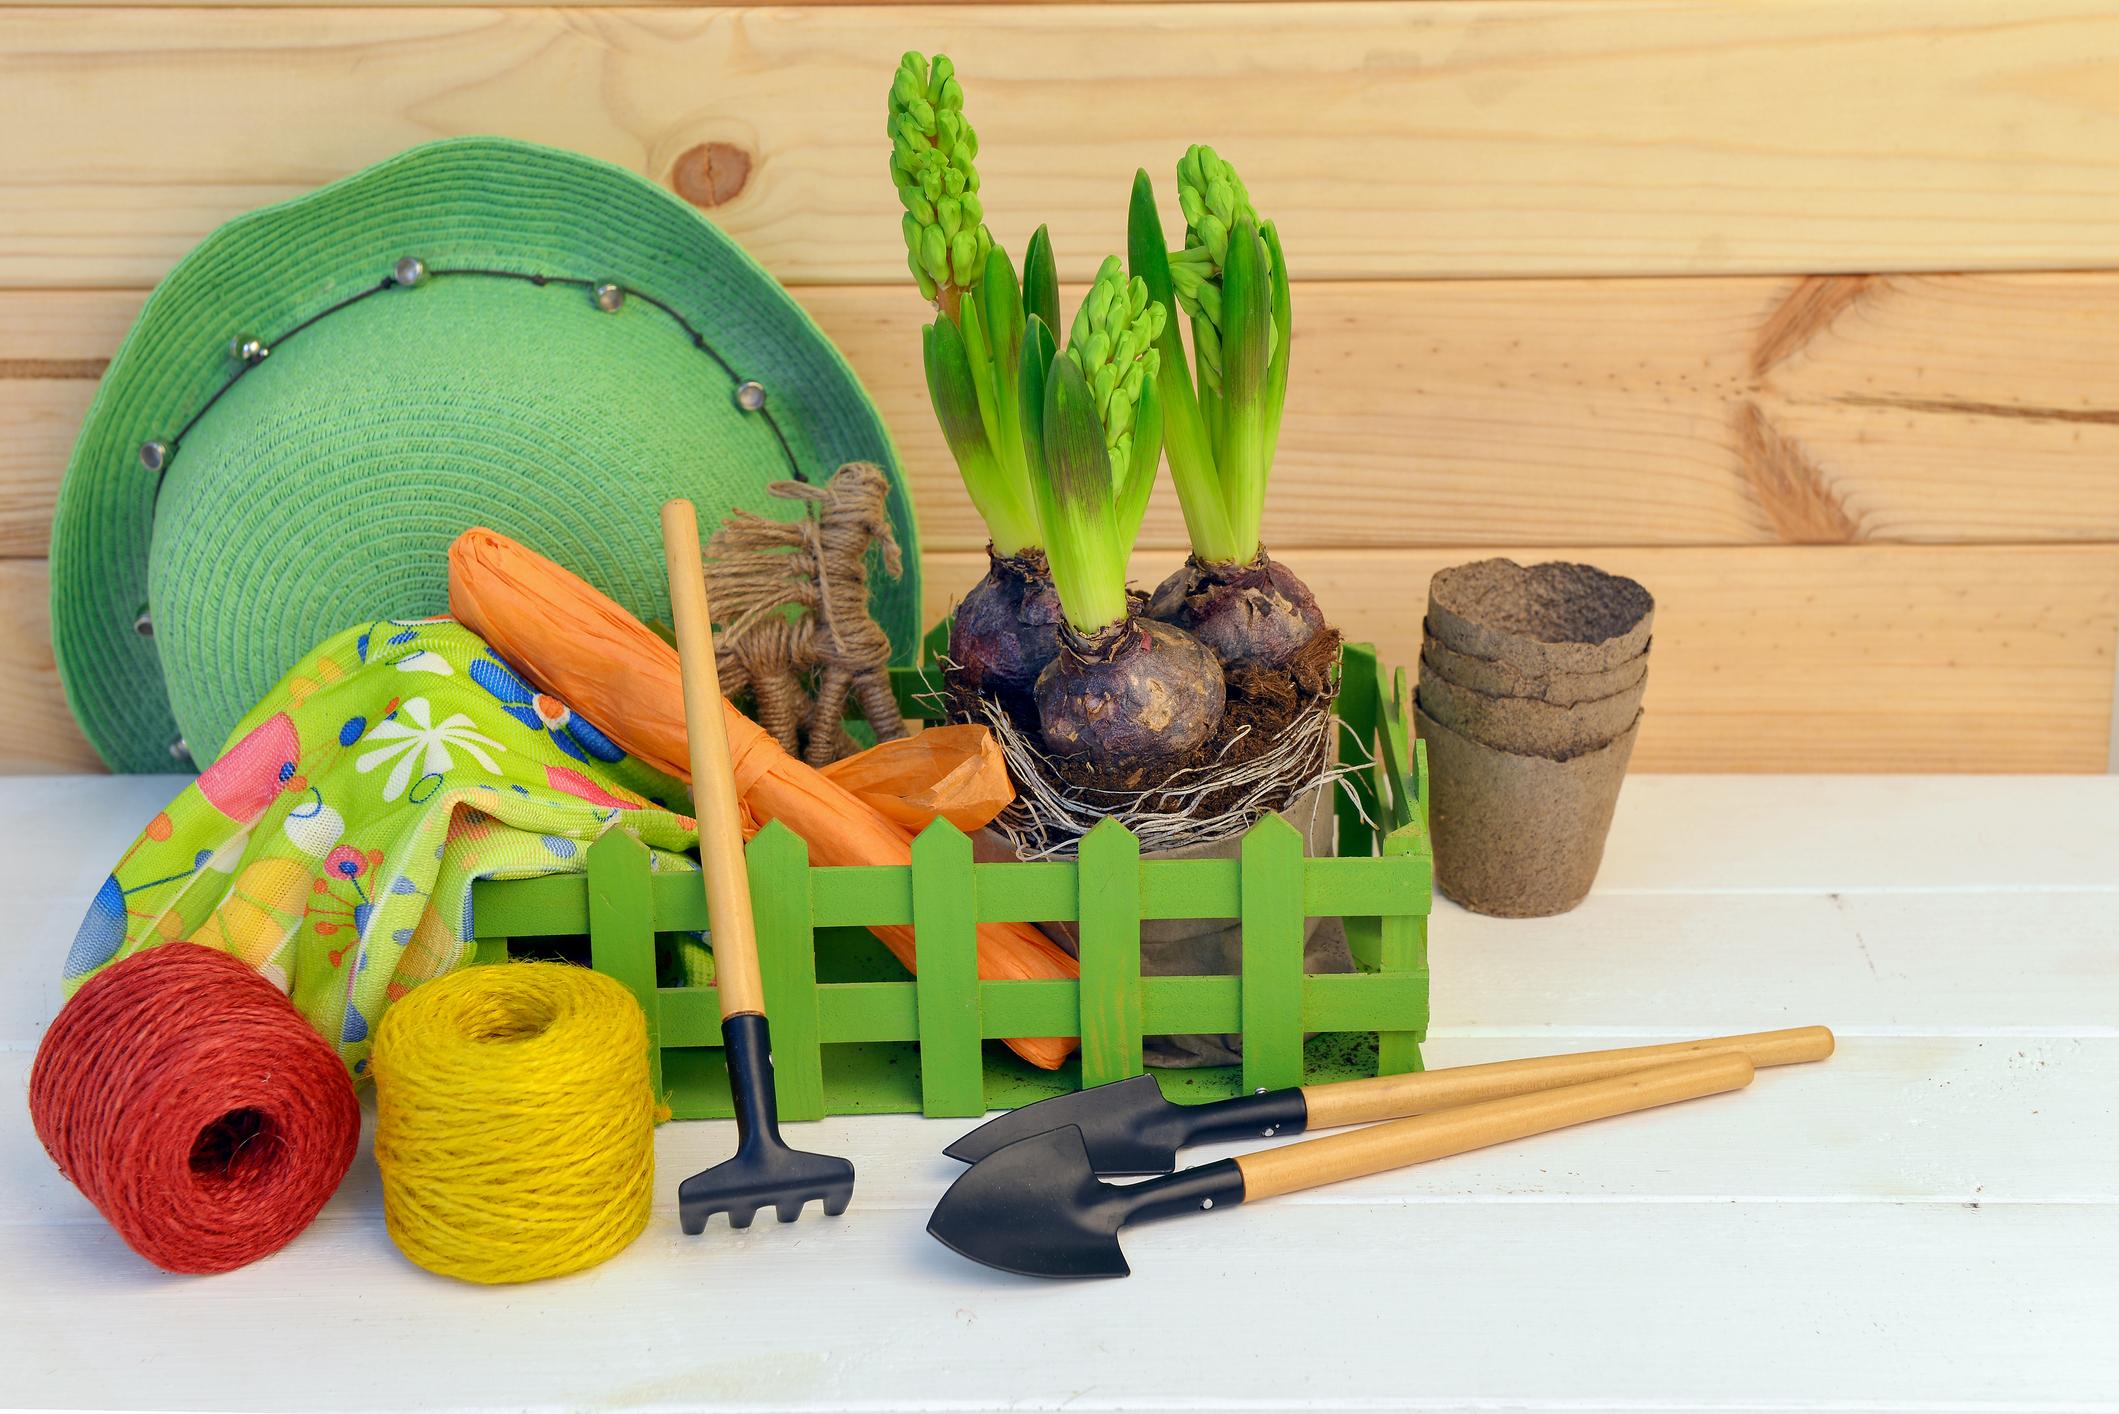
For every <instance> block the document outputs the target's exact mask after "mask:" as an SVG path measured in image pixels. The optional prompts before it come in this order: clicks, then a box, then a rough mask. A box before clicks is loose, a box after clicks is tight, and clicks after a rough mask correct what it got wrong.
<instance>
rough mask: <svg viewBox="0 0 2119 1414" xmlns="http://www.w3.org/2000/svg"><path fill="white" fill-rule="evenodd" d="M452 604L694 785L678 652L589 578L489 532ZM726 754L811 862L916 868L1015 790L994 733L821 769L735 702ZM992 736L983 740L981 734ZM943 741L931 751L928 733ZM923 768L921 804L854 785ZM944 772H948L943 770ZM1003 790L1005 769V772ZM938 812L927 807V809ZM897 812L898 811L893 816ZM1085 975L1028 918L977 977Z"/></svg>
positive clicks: (1040, 1045) (899, 946) (1039, 1048)
mask: <svg viewBox="0 0 2119 1414" xmlns="http://www.w3.org/2000/svg"><path fill="white" fill-rule="evenodd" d="M449 611H450V613H452V614H453V615H455V617H456V618H457V619H459V620H460V621H462V622H463V623H464V624H466V625H467V626H469V627H470V628H471V629H472V630H473V631H474V632H476V633H477V634H478V635H479V636H480V637H482V638H484V639H485V640H486V642H488V643H489V644H491V645H492V646H493V649H494V651H495V652H497V653H499V654H500V656H501V657H502V658H504V659H505V660H507V662H508V663H509V665H510V666H512V667H513V668H515V669H516V671H518V672H520V673H523V674H524V675H525V676H527V677H528V678H529V679H530V681H531V682H533V683H535V684H536V685H537V686H538V687H540V688H542V689H543V690H545V691H547V692H549V693H551V694H552V695H553V696H555V697H557V698H559V699H561V700H562V701H564V702H565V703H566V704H567V705H568V706H570V707H573V708H575V709H577V710H578V711H580V712H581V713H582V715H584V716H586V717H587V718H588V719H589V720H590V721H592V722H594V723H595V724H596V725H597V726H598V727H599V728H601V729H602V730H603V732H604V733H605V734H606V735H607V736H609V737H610V738H611V740H613V741H615V742H617V743H618V744H619V745H620V746H622V747H624V748H625V749H626V751H627V752H628V753H630V754H631V755H633V756H636V757H638V758H639V759H640V760H642V761H645V762H647V763H648V764H649V765H651V766H654V767H655V768H657V769H658V770H661V771H663V772H665V773H667V774H669V775H673V776H676V777H678V778H680V779H685V780H688V779H690V775H691V772H690V766H689V762H688V760H687V758H686V753H685V732H684V695H683V686H682V678H681V676H680V674H679V671H678V666H677V650H676V649H674V648H672V647H670V646H669V645H668V644H667V643H664V642H663V641H662V640H661V639H660V638H657V637H656V636H655V634H654V632H653V631H652V630H650V629H649V628H648V627H647V625H645V624H643V623H641V622H640V621H639V620H638V619H636V618H634V617H633V616H632V615H631V614H629V613H627V612H626V611H625V610H624V609H623V608H621V607H619V606H618V605H617V604H615V603H613V602H612V601H611V600H610V599H608V598H606V597H605V596H604V595H602V594H600V593H598V592H597V591H596V590H595V589H594V588H593V587H591V586H590V585H588V584H587V583H585V582H583V581H582V580H581V579H580V578H579V577H578V576H576V575H573V574H570V573H569V572H567V571H566V570H564V569H562V568H560V567H559V566H558V565H556V564H554V563H552V562H551V561H550V560H547V559H545V558H544V557H543V556H542V555H539V554H537V553H536V552H535V551H533V550H530V549H527V548H526V547H524V546H522V545H518V544H516V543H515V542H514V541H512V540H510V539H508V538H507V537H506V536H503V535H499V534H496V533H495V532H493V531H491V530H486V529H484V528H482V527H481V528H479V529H474V530H467V531H465V532H464V533H463V534H462V535H459V536H458V537H457V538H456V543H455V544H453V545H451V546H450V547H449ZM727 712H728V745H729V755H730V757H731V758H732V759H733V760H734V763H735V769H736V790H737V793H738V794H739V795H740V796H741V797H742V798H743V804H744V806H745V808H746V810H747V812H748V814H749V816H750V820H749V821H747V822H746V828H748V829H754V828H755V827H756V826H757V825H762V824H764V823H765V822H767V821H769V820H779V821H781V822H783V823H784V824H786V825H787V827H788V828H789V829H791V830H793V831H794V832H795V833H796V834H798V835H800V836H801V837H802V838H803V839H804V840H805V841H807V842H808V844H809V858H810V862H811V863H812V864H819V865H842V864H895V865H909V864H910V863H911V862H912V836H913V834H914V833H915V831H916V830H917V829H918V827H919V825H920V824H922V823H924V822H925V820H926V818H928V817H929V816H930V815H933V814H940V815H942V816H944V817H945V818H948V819H949V820H950V821H951V822H952V823H954V824H957V825H958V826H959V827H960V828H966V827H967V826H966V825H965V822H966V821H971V822H973V824H972V826H971V827H975V826H976V825H978V824H984V823H985V821H986V820H989V819H991V818H992V816H993V812H994V811H997V810H998V809H999V808H1000V806H1001V805H1004V804H1006V801H1007V797H1006V795H1005V794H1003V795H1002V796H1001V799H1000V801H999V803H998V804H993V806H992V810H987V811H986V813H985V814H984V815H983V817H981V816H980V814H979V812H980V811H981V810H983V809H985V807H986V805H987V804H988V803H991V802H992V799H993V796H994V793H995V790H996V786H995V777H994V774H993V770H992V768H993V767H994V766H998V765H999V749H998V747H996V746H994V745H993V743H992V738H991V735H990V734H989V733H987V731H986V730H985V728H983V727H964V728H954V729H943V730H940V731H928V732H921V733H919V734H918V735H916V736H914V737H912V738H910V739H909V740H907V741H903V742H895V743H889V744H887V745H888V748H889V749H885V748H877V749H876V750H873V751H870V752H864V753H862V755H863V756H866V757H870V758H875V759H872V760H870V761H868V762H866V763H865V764H857V763H860V762H861V761H862V758H861V757H850V758H848V759H847V760H846V761H841V762H838V763H836V765H835V766H834V767H833V768H832V770H831V772H830V773H826V772H822V771H818V770H816V769H815V768H813V767H811V766H809V765H808V764H807V763H805V762H802V761H799V760H797V759H796V758H794V757H792V756H790V755H788V754H787V753H786V752H785V751H783V750H781V749H780V744H779V743H778V742H776V741H774V740H773V739H772V737H771V736H770V735H769V734H768V733H767V732H766V730H765V729H764V728H763V727H761V726H759V725H758V724H757V723H756V722H753V721H752V720H751V719H750V718H748V717H746V716H744V715H743V714H742V713H741V712H738V711H737V710H736V709H735V708H733V707H730V708H728V709H727ZM969 734H976V736H977V737H984V738H986V742H985V745H984V746H982V747H981V746H977V745H976V744H975V738H974V737H973V736H971V735H969ZM930 736H932V737H937V738H939V740H938V741H936V742H935V743H933V744H931V745H929V746H927V747H924V748H923V747H920V746H919V745H918V743H920V742H922V741H924V740H926V739H927V738H928V737H930ZM920 771H925V772H927V773H928V774H926V775H925V776H924V777H922V778H921V779H923V780H924V781H925V782H926V784H925V786H924V787H923V788H922V789H920V790H915V791H913V792H912V793H911V795H912V798H911V799H910V800H906V799H902V798H898V797H896V796H893V799H894V800H895V801H896V803H895V804H894V805H893V806H892V807H891V813H890V814H886V813H885V812H884V811H883V810H882V809H879V808H877V806H876V805H875V804H874V803H872V801H871V800H870V799H864V798H863V797H862V796H857V795H856V794H855V793H854V791H853V790H851V789H849V788H848V785H849V783H851V784H858V785H860V786H862V787H864V789H866V788H873V787H874V786H875V785H876V784H877V783H878V782H884V783H888V784H889V785H890V786H891V788H892V790H893V791H895V790H896V788H897V787H899V786H902V785H903V783H904V782H905V780H906V779H907V777H908V775H912V774H915V773H917V772H920ZM937 771H939V772H940V773H941V774H940V776H939V778H938V777H937V776H936V775H935V774H933V773H935V772H937ZM999 782H1000V785H999V787H998V788H999V789H1000V790H1002V791H1005V789H1006V785H1005V782H1006V772H1005V769H1004V770H1002V772H1001V774H1000V776H999ZM923 803H924V804H926V805H928V806H929V807H931V808H928V809H926V810H923V809H922V804H923ZM893 817H896V818H893ZM869 931H871V932H873V933H874V934H875V935H876V936H877V937H878V938H880V939H882V940H883V944H884V946H886V947H888V948H889V949H890V951H891V952H892V954H893V955H895V956H896V957H897V959H898V961H900V962H902V963H904V964H905V966H906V967H907V968H911V967H912V966H913V941H912V929H910V928H907V927H897V926H886V927H877V928H872V929H870V930H869ZM1079 975H1080V969H1079V968H1078V966H1077V965H1076V963H1075V961H1074V959H1073V958H1072V957H1069V956H1068V955H1067V954H1066V953H1065V952H1063V951H1061V950H1060V949H1059V948H1058V947H1056V946H1054V944H1053V943H1052V941H1051V940H1050V939H1048V938H1047V937H1046V936H1045V935H1044V934H1043V933H1040V932H1039V931H1038V930H1037V929H1035V928H1033V927H1031V926H1030V925H1029V924H1027V923H982V924H980V925H979V976H980V977H982V978H984V979H986V980H988V981H1027V980H1039V979H1054V978H1063V979H1068V980H1072V979H1074V978H1076V977H1078V976H1079ZM1007 1044H1008V1046H1009V1047H1010V1049H1012V1050H1014V1051H1015V1053H1016V1054H1017V1055H1020V1056H1021V1057H1023V1059H1025V1060H1027V1061H1029V1062H1030V1063H1031V1064H1032V1065H1036V1066H1039V1067H1042V1068H1043V1069H1046V1070H1055V1069H1057V1068H1058V1067H1059V1065H1060V1064H1061V1062H1063V1061H1064V1060H1065V1059H1066V1058H1067V1056H1068V1055H1069V1054H1071V1053H1072V1052H1073V1050H1074V1047H1075V1044H1076V1043H1075V1039H1074V1038H1073V1037H1071V1036H1069V1037H1062V1036H1050V1037H1038V1038H1030V1039H1015V1040H1010V1041H1009V1042H1008V1043H1007Z"/></svg>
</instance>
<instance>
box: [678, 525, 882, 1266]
mask: <svg viewBox="0 0 2119 1414" xmlns="http://www.w3.org/2000/svg"><path fill="white" fill-rule="evenodd" d="M662 550H663V554H664V556H665V557H666V559H667V560H668V562H669V574H670V609H671V617H672V618H673V619H674V620H675V626H676V631H677V654H678V659H679V661H680V663H681V664H682V666H683V672H684V728H685V735H686V736H687V737H688V738H689V745H690V751H691V759H692V802H693V809H694V810H695V811H696V812H697V814H698V817H699V867H700V874H701V877H702V878H703V879H704V881H705V884H706V912H707V919H708V921H709V923H710V924H711V925H712V933H711V938H712V942H713V949H714V984H715V986H716V987H718V988H719V989H720V993H721V1044H722V1047H723V1054H724V1055H726V1056H727V1058H728V1088H729V1092H730V1094H731V1096H732V1097H733V1098H734V1100H735V1104H736V1156H735V1157H734V1158H732V1159H730V1160H728V1161H727V1162H726V1163H722V1164H717V1165H715V1166H714V1167H713V1168H710V1169H707V1170H706V1171H704V1172H703V1173H695V1174H693V1175H692V1176H691V1177H690V1178H687V1179H686V1180H684V1182H683V1184H682V1185H680V1186H679V1187H678V1189H677V1213H678V1217H679V1218H680V1220H681V1221H682V1222H683V1224H684V1230H685V1231H686V1232H688V1233H699V1232H703V1231H705V1230H706V1220H707V1219H708V1218H709V1217H711V1216H713V1215H714V1214H715V1213H727V1214H728V1222H729V1226H730V1227H749V1226H750V1224H751V1219H752V1218H754V1217H756V1216H757V1215H758V1210H759V1209H760V1208H765V1207H770V1208H772V1209H773V1210H774V1211H775V1212H777V1213H778V1214H779V1215H780V1221H781V1222H784V1223H791V1222H793V1221H794V1220H795V1219H796V1218H798V1217H800V1216H801V1215H802V1205H803V1204H805V1203H807V1202H809V1201H810V1200H811V1199H817V1200H820V1201H821V1202H822V1203H823V1205H824V1212H825V1214H826V1216H837V1215H838V1214H840V1213H843V1212H845V1211H846V1205H847V1204H848V1203H849V1202H851V1201H852V1200H853V1165H852V1164H850V1163H848V1162H847V1161H846V1160H844V1159H838V1158H833V1157H832V1156H830V1155H828V1154H809V1153H804V1152H803V1151H801V1150H800V1149H790V1148H788V1147H787V1145H786V1143H785V1142H784V1141H783V1140H782V1139H781V1138H780V1118H779V1112H778V1106H777V1103H776V1101H775V1100H774V1097H773V1056H772V1037H771V1034H770V1033H769V1032H768V1031H767V1029H766V1023H765V989H764V984H763V983H762V981H761V980H760V977H759V971H758V935H757V932H756V930H755V929H754V928H753V926H752V922H751V908H750V876H749V875H748V873H746V872H745V869H744V863H743V831H742V827H741V825H740V824H739V823H738V817H737V810H736V778H735V772H734V770H733V768H732V767H731V765H730V762H729V756H728V727H727V723H726V722H725V721H724V720H723V718H722V712H723V710H724V709H723V707H722V702H721V679H720V675H719V674H718V672H717V671H716V670H715V667H714V635H713V617H712V611H711V610H710V609H709V608H708V606H707V602H706V572H705V566H704V565H703V564H701V562H700V558H699V519H698V515H697V513H696V512H695V511H693V509H692V503H691V502H690V501H683V500H677V501H671V502H669V503H668V504H666V505H665V506H663V508H662Z"/></svg>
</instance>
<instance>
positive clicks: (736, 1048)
mask: <svg viewBox="0 0 2119 1414" xmlns="http://www.w3.org/2000/svg"><path fill="white" fill-rule="evenodd" d="M721 1037H722V1041H723V1043H724V1044H725V1046H726V1048H727V1052H726V1053H727V1056H728V1083H729V1090H730V1091H731V1093H732V1094H733V1096H734V1098H735V1102H736V1135H737V1138H736V1156H735V1157H734V1158H732V1159H729V1160H728V1161H727V1162H725V1163H719V1164H716V1165H714V1166H713V1167H712V1168H710V1169H706V1170H704V1171H703V1172H700V1173H695V1174H693V1175H692V1176H691V1177H690V1178H687V1179H686V1180H684V1182H683V1183H682V1184H680V1185H678V1188H677V1217H678V1220H679V1221H680V1222H682V1223H683V1225H684V1230H685V1231H686V1232H687V1233H690V1234H693V1235H695V1236H696V1235H697V1234H699V1233H701V1232H704V1231H706V1220H707V1219H708V1218H710V1217H712V1216H713V1215H714V1214H715V1213H726V1214H728V1225H729V1226H730V1227H737V1228H742V1227H749V1226H750V1225H751V1219H753V1218H755V1217H757V1216H758V1210H759V1209H760V1208H771V1209H772V1210H773V1211H774V1212H776V1213H778V1214H779V1215H780V1221H781V1222H784V1223H791V1222H793V1221H794V1220H795V1219H796V1218H798V1217H800V1216H801V1215H802V1208H803V1205H804V1204H806V1203H809V1202H811V1201H812V1200H814V1201H817V1202H820V1203H822V1204H823V1205H824V1213H825V1216H826V1217H837V1216H838V1215H839V1214H841V1213H843V1212H845V1211H846V1205H847V1204H848V1203H850V1202H852V1201H853V1165H852V1164H850V1163H848V1162H847V1161H846V1160H844V1159H840V1158H834V1157H833V1156H831V1155H829V1154H812V1153H808V1152H806V1151H804V1150H801V1149H790V1148H788V1147H787V1144H786V1142H785V1141H784V1140H782V1139H781V1138H780V1120H779V1110H778V1106H777V1104H776V1102H775V1100H774V1098H773V1068H772V1048H771V1039H770V1037H769V1036H768V1035H767V1033H766V1029H765V1018H764V1017H762V1016H757V1015H741V1016H732V1017H729V1018H728V1019H727V1020H725V1021H724V1022H722V1023H721Z"/></svg>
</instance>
